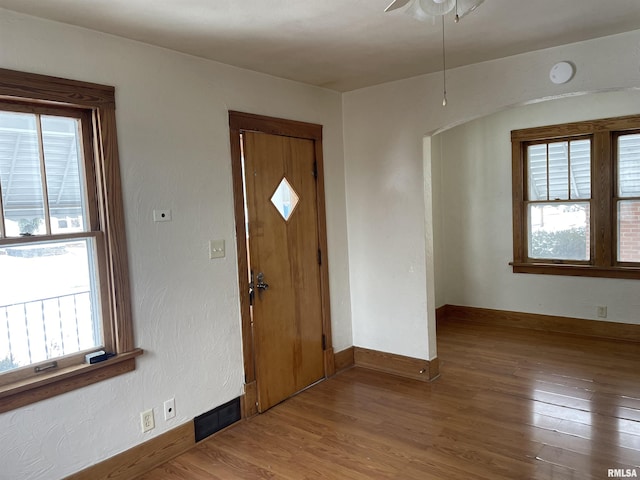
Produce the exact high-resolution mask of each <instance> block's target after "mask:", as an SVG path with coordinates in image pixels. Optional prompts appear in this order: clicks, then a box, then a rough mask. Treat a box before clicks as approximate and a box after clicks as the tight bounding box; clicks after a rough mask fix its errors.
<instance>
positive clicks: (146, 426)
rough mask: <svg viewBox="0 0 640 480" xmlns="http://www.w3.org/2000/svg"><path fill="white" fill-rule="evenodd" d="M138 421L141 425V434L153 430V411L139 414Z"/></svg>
mask: <svg viewBox="0 0 640 480" xmlns="http://www.w3.org/2000/svg"><path fill="white" fill-rule="evenodd" d="M140 421H141V423H142V433H145V432H148V431H149V430H153V429H154V428H155V427H156V422H155V420H154V419H153V410H147V411H146V412H142V413H141V414H140Z"/></svg>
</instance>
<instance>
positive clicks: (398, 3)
mask: <svg viewBox="0 0 640 480" xmlns="http://www.w3.org/2000/svg"><path fill="white" fill-rule="evenodd" d="M410 1H411V0H393V2H391V3H390V4H389V6H388V7H387V8H385V9H384V11H385V13H386V12H391V11H393V10H397V9H398V8H402V7H404V6H405V5H406V4H407V3H409V2H410Z"/></svg>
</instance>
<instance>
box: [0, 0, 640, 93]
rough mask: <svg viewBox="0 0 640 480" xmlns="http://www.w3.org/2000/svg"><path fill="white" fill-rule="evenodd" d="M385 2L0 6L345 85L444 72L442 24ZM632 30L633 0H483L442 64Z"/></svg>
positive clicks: (449, 31) (37, 2)
mask: <svg viewBox="0 0 640 480" xmlns="http://www.w3.org/2000/svg"><path fill="white" fill-rule="evenodd" d="M389 2H390V0H314V1H310V0H242V1H240V0H180V1H177V0H110V1H109V2H98V1H96V0H46V1H43V0H0V7H3V8H7V9H10V10H14V11H17V12H23V13H26V14H29V15H34V16H38V17H43V18H48V19H52V20H57V21H60V22H64V23H69V24H73V25H79V26H82V27H86V28H90V29H93V30H98V31H101V32H107V33H111V34H114V35H118V36H122V37H126V38H130V39H134V40H139V41H142V42H145V43H149V44H153V45H159V46H162V47H166V48H170V49H173V50H177V51H179V52H184V53H188V54H191V55H195V56H198V57H203V58H208V59H211V60H217V61H219V62H223V63H227V64H230V65H236V66H238V67H242V68H247V69H250V70H255V71H258V72H264V73H267V74H271V75H275V76H278V77H283V78H288V79H291V80H297V81H300V82H303V83H307V84H311V85H316V86H321V87H326V88H330V89H334V90H337V91H341V92H344V91H349V90H354V89H357V88H361V87H366V86H370V85H376V84H379V83H384V82H388V81H392V80H398V79H401V78H408V77H412V76H415V75H420V74H425V73H431V72H435V71H439V70H441V68H442V56H441V55H442V53H441V48H442V46H441V36H442V32H441V26H440V23H439V22H436V23H434V22H431V21H427V22H420V21H418V20H415V19H413V18H412V17H410V16H408V15H405V14H404V13H403V11H402V10H397V11H394V12H390V13H386V14H385V13H383V10H384V8H385V7H386V6H387V4H388V3H389ZM638 28H640V0H533V1H532V0H486V1H485V2H484V3H483V4H482V5H481V6H480V7H479V8H478V9H477V10H476V11H475V12H473V13H471V14H470V15H468V16H467V17H465V18H464V19H463V20H462V21H461V22H460V23H459V24H455V23H454V22H453V18H452V16H451V15H450V16H448V17H447V23H446V37H447V67H448V68H451V67H456V66H461V65H468V64H472V63H477V62H482V61H485V60H491V59H495V58H501V57H505V56H510V55H515V54H518V53H523V52H528V51H533V50H539V49H543V48H548V47H554V46H557V45H562V44H566V43H572V42H578V41H582V40H587V39H591V38H597V37H601V36H606V35H612V34H616V33H621V32H625V31H630V30H635V29H638ZM632 48H637V46H635V45H634V46H632ZM558 60H564V59H558Z"/></svg>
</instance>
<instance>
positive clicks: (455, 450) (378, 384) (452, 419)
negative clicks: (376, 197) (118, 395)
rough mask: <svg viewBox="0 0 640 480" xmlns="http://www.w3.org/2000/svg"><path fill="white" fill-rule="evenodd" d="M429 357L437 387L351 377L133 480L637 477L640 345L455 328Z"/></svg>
mask: <svg viewBox="0 0 640 480" xmlns="http://www.w3.org/2000/svg"><path fill="white" fill-rule="evenodd" d="M438 353H439V358H440V369H441V374H442V375H441V377H440V378H439V379H438V380H436V381H434V382H433V383H430V384H429V383H427V384H425V383H423V382H418V381H415V380H408V379H403V378H400V377H395V376H392V375H387V374H383V373H378V372H373V371H369V370H365V369H360V368H352V369H350V370H347V371H345V372H343V373H341V374H339V375H337V376H335V377H333V378H331V379H329V380H327V381H325V382H323V383H321V384H318V385H317V386H314V387H313V388H311V389H309V390H307V391H305V392H303V393H301V394H299V395H297V396H296V397H294V398H291V399H289V400H287V401H285V402H284V403H282V404H280V405H278V406H276V407H274V408H272V409H271V410H269V411H268V412H267V413H265V414H263V415H259V416H257V417H254V418H252V419H250V420H248V421H245V422H242V423H239V424H237V425H236V426H233V427H231V428H230V429H228V430H226V431H224V432H222V433H220V434H219V435H217V436H214V437H212V438H210V439H208V440H206V441H204V442H202V443H200V444H198V445H197V446H196V447H195V448H194V449H192V450H191V451H189V452H187V453H185V454H183V455H181V456H179V457H178V458H176V459H174V460H171V461H169V462H167V463H166V464H164V465H163V466H161V467H159V468H157V469H155V470H153V471H151V472H149V473H148V474H146V475H144V476H143V477H140V478H141V479H143V480H177V479H180V480H200V479H224V480H232V479H242V480H247V479H263V478H278V479H280V478H281V479H353V480H356V479H403V480H404V479H420V480H436V479H437V480H444V479H446V480H458V479H460V480H462V479H464V480H470V479H487V480H489V479H490V480H500V479H505V480H520V479H523V480H526V479H536V480H537V479H540V480H541V479H559V480H565V479H572V480H573V479H575V480H578V479H579V480H585V479H594V480H595V479H597V480H600V479H606V478H609V472H608V469H631V470H629V471H625V472H614V473H618V474H619V473H625V474H628V475H634V473H635V476H638V477H640V344H637V343H625V342H616V341H611V340H600V339H594V338H587V337H578V336H570V335H563V334H557V333H545V332H540V331H532V330H524V329H515V328H505V327H490V326H484V325H474V324H472V323H466V322H462V321H455V322H444V323H441V324H439V325H438ZM628 478H635V477H628Z"/></svg>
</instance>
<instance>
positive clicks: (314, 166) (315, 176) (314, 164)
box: [313, 160, 318, 179]
mask: <svg viewBox="0 0 640 480" xmlns="http://www.w3.org/2000/svg"><path fill="white" fill-rule="evenodd" d="M313 178H315V179H317V178H318V162H317V160H314V162H313Z"/></svg>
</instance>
